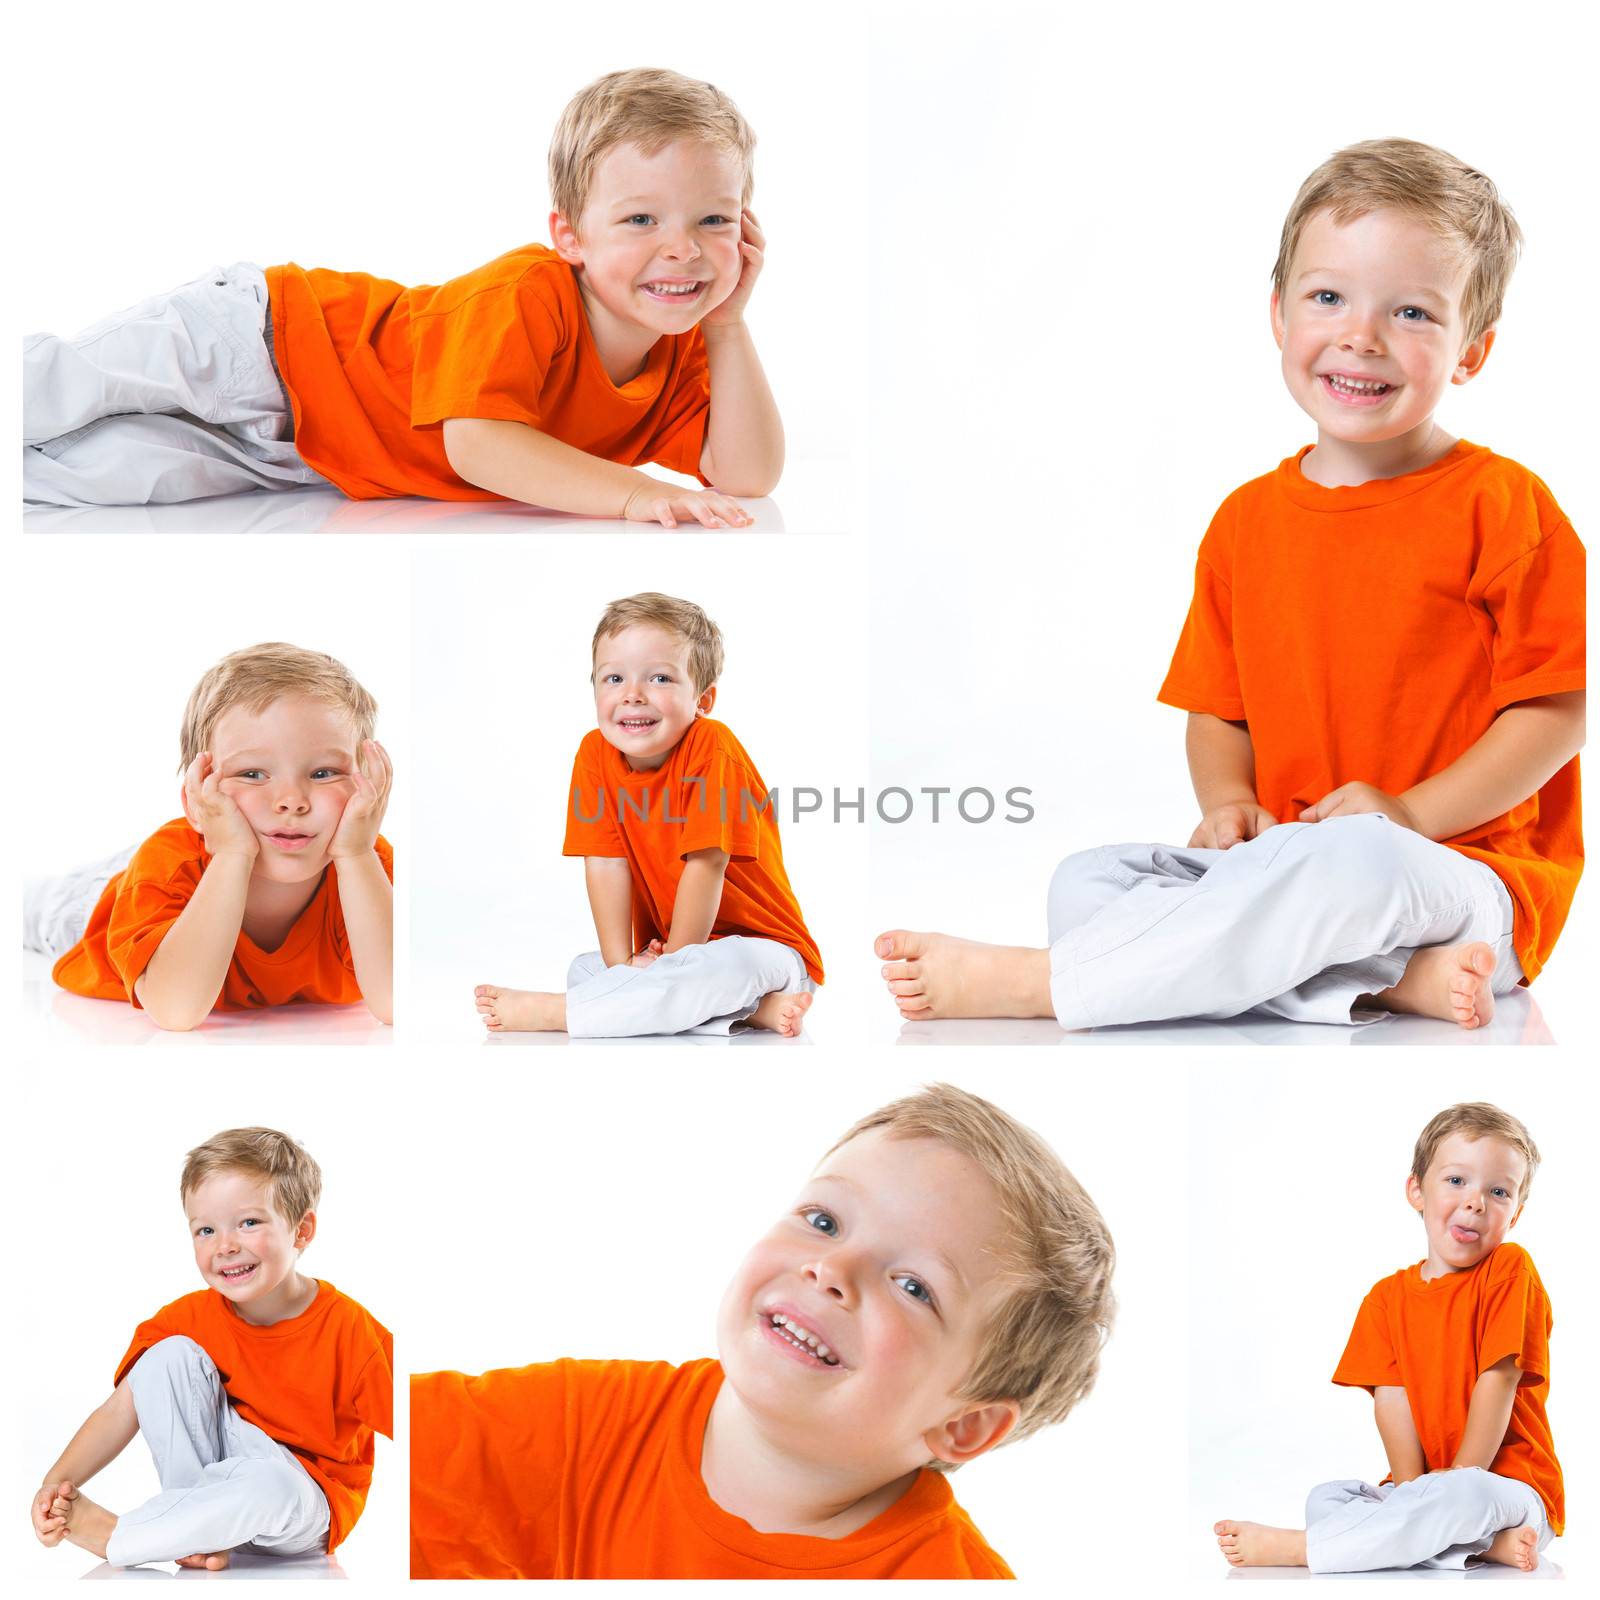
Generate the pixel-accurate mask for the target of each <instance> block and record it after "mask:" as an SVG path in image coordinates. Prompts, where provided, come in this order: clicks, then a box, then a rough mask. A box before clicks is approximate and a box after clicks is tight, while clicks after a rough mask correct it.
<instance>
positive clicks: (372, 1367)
mask: <svg viewBox="0 0 1600 1600" xmlns="http://www.w3.org/2000/svg"><path fill="white" fill-rule="evenodd" d="M351 1408H352V1410H354V1412H355V1414H356V1416H357V1417H358V1418H359V1419H360V1420H361V1421H362V1422H363V1423H364V1424H365V1425H366V1426H367V1427H369V1428H371V1429H372V1430H373V1432H374V1433H381V1434H382V1435H383V1436H384V1438H385V1439H392V1438H394V1347H393V1345H392V1343H391V1342H390V1340H389V1335H388V1333H387V1332H385V1333H384V1335H383V1338H382V1340H381V1341H380V1342H379V1344H378V1346H377V1347H376V1348H375V1349H374V1350H373V1352H372V1354H371V1355H370V1356H368V1358H367V1360H366V1362H365V1363H364V1364H363V1366H362V1368H361V1371H360V1372H359V1373H358V1374H357V1375H356V1382H355V1392H354V1394H353V1395H352V1396H351Z"/></svg>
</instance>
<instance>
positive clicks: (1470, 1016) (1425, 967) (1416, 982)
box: [1373, 941, 1494, 1028]
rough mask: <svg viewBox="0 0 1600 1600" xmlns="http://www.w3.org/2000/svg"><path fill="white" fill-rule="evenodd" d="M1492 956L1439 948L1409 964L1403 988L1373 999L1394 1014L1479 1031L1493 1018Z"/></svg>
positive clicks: (1481, 948) (1472, 949)
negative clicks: (1399, 1012) (1404, 1012)
mask: <svg viewBox="0 0 1600 1600" xmlns="http://www.w3.org/2000/svg"><path fill="white" fill-rule="evenodd" d="M1493 977H1494V951H1493V950H1491V949H1490V948H1489V947H1488V945H1486V944H1484V943H1482V942H1481V941H1480V942H1478V943H1476V944H1435V945H1429V946H1427V947H1426V948H1424V949H1422V950H1418V951H1417V952H1416V954H1415V955H1413V956H1412V958H1411V959H1410V961H1408V962H1407V963H1406V970H1405V972H1404V974H1403V975H1402V977H1401V979H1400V981H1399V983H1397V984H1396V985H1395V986H1394V988H1392V989H1385V990H1384V991H1383V993H1382V994H1379V995H1375V996H1374V997H1373V998H1374V999H1375V1000H1376V1001H1377V1003H1378V1004H1379V1005H1380V1006H1383V1007H1385V1008H1386V1009H1388V1010H1390V1011H1406V1012H1410V1013H1411V1014H1412V1015H1413V1016H1418V1017H1437V1018H1439V1020H1440V1021H1441V1022H1455V1023H1459V1024H1460V1025H1461V1026H1462V1027H1463V1028H1481V1027H1483V1026H1484V1024H1485V1023H1486V1022H1488V1021H1489V1019H1490V1018H1491V1017H1492V1016H1493V1015H1494V991H1493V990H1492V989H1491V988H1490V987H1489V980H1490V979H1491V978H1493Z"/></svg>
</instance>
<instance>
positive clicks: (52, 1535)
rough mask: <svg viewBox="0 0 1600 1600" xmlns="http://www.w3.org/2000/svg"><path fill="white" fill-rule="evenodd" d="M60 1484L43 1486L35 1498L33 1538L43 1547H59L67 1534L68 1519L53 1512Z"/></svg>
mask: <svg viewBox="0 0 1600 1600" xmlns="http://www.w3.org/2000/svg"><path fill="white" fill-rule="evenodd" d="M60 1488H61V1485H60V1484H56V1483H46V1484H41V1485H40V1487H39V1489H38V1490H37V1492H36V1493H35V1494H34V1497H33V1505H32V1506H31V1507H30V1515H31V1517H32V1519H33V1536H34V1538H36V1539H37V1540H38V1541H39V1543H40V1544H42V1545H50V1546H54V1545H58V1544H60V1543H61V1541H62V1539H64V1538H65V1537H66V1533H67V1519H66V1518H65V1517H62V1516H57V1515H56V1513H55V1511H54V1510H52V1506H53V1505H54V1502H55V1498H56V1493H57V1491H58V1490H59V1489H60Z"/></svg>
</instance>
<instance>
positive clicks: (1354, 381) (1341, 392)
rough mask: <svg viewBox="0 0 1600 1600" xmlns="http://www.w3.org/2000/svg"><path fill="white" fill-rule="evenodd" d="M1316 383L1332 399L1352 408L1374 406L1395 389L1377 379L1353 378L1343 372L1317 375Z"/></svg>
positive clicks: (1390, 384)
mask: <svg viewBox="0 0 1600 1600" xmlns="http://www.w3.org/2000/svg"><path fill="white" fill-rule="evenodd" d="M1317 381H1318V382H1319V383H1320V384H1321V385H1322V387H1323V388H1324V389H1326V390H1327V391H1328V393H1329V394H1331V395H1332V396H1333V397H1334V399H1336V400H1341V401H1343V402H1344V404H1346V405H1352V406H1375V405H1377V403H1378V402H1379V401H1380V400H1382V399H1383V398H1384V397H1385V396H1386V395H1388V394H1390V393H1391V392H1392V391H1393V390H1394V388H1395V385H1394V384H1392V383H1384V382H1382V381H1380V380H1379V379H1377V378H1353V377H1350V376H1349V375H1348V374H1346V373H1343V372H1322V373H1318V375H1317Z"/></svg>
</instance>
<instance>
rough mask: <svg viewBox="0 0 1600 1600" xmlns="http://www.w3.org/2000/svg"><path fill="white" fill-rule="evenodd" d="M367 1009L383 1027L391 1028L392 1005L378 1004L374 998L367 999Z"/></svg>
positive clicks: (392, 1020) (392, 1021) (392, 1022)
mask: <svg viewBox="0 0 1600 1600" xmlns="http://www.w3.org/2000/svg"><path fill="white" fill-rule="evenodd" d="M367 1010H368V1011H370V1012H371V1013H372V1014H373V1016H375V1017H376V1018H377V1019H378V1021H379V1022H381V1023H382V1024H383V1025H384V1027H386V1028H392V1027H393V1026H394V1007H393V1006H391V1005H387V1004H384V1005H379V1004H378V1002H377V1001H376V1000H369V1001H367Z"/></svg>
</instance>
